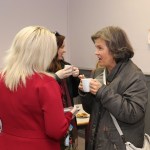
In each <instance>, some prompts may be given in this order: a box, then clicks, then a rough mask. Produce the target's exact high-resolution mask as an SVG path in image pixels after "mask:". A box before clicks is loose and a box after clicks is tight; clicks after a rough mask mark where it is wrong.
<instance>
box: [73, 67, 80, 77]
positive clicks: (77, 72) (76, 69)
mask: <svg viewBox="0 0 150 150" xmlns="http://www.w3.org/2000/svg"><path fill="white" fill-rule="evenodd" d="M78 75H79V69H78V68H77V67H73V71H72V76H73V77H78Z"/></svg>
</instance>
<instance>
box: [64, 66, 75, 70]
mask: <svg viewBox="0 0 150 150" xmlns="http://www.w3.org/2000/svg"><path fill="white" fill-rule="evenodd" d="M64 68H65V69H69V68H70V69H69V70H70V71H73V68H72V65H65V66H64Z"/></svg>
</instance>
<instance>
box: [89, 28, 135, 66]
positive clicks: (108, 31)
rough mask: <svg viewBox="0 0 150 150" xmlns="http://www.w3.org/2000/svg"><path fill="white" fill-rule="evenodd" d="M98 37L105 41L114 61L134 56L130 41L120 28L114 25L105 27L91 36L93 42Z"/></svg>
mask: <svg viewBox="0 0 150 150" xmlns="http://www.w3.org/2000/svg"><path fill="white" fill-rule="evenodd" d="M98 38H100V39H103V40H104V41H105V42H106V45H107V47H108V48H109V51H110V52H111V54H112V55H113V58H114V59H115V61H116V63H118V62H120V61H125V60H127V59H129V58H132V57H133V56H134V52H133V48H132V46H131V44H130V41H129V39H128V37H127V35H126V33H125V31H123V30H122V29H121V28H119V27H115V26H108V27H105V28H103V29H101V30H100V31H98V32H96V33H95V34H94V35H92V36H91V39H92V41H93V42H94V43H95V40H96V39H98Z"/></svg>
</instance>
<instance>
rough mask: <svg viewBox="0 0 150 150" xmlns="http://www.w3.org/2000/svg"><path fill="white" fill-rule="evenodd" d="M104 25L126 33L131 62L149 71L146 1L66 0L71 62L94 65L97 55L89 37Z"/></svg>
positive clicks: (149, 4)
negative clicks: (67, 3) (132, 53)
mask: <svg viewBox="0 0 150 150" xmlns="http://www.w3.org/2000/svg"><path fill="white" fill-rule="evenodd" d="M108 25H116V26H120V27H121V28H123V29H124V30H125V31H126V32H127V34H128V37H129V39H130V41H131V43H132V46H133V48H134V49H135V56H134V58H133V61H134V62H135V63H136V64H137V65H138V66H139V67H140V68H141V69H142V70H143V71H144V72H145V73H149V74H150V65H149V64H150V45H148V44H147V36H148V29H150V1H149V0H124V1H123V0H69V40H70V49H71V56H70V59H71V62H72V63H73V64H74V65H76V66H78V67H80V68H94V67H95V63H96V61H97V58H96V56H95V55H94V52H95V47H94V45H93V43H92V41H91V39H90V37H91V35H92V34H93V33H95V32H96V31H98V30H100V29H101V28H102V27H104V26H108Z"/></svg>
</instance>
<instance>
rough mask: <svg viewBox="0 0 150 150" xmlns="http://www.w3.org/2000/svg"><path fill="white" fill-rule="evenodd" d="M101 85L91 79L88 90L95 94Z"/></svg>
mask: <svg viewBox="0 0 150 150" xmlns="http://www.w3.org/2000/svg"><path fill="white" fill-rule="evenodd" d="M101 86H102V84H101V83H100V82H99V81H98V80H96V79H92V80H91V82H90V92H91V93H92V94H94V95H96V93H97V91H98V90H99V88H100V87H101Z"/></svg>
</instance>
